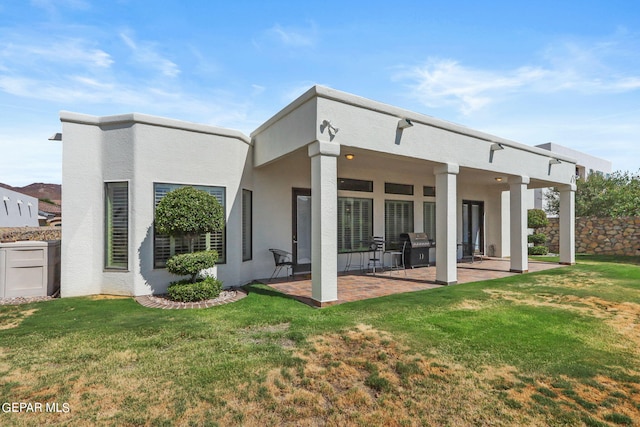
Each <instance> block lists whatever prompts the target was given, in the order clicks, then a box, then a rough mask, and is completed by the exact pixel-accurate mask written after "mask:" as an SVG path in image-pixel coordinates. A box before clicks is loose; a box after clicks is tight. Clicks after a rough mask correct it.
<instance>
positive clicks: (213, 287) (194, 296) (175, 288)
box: [167, 277, 222, 302]
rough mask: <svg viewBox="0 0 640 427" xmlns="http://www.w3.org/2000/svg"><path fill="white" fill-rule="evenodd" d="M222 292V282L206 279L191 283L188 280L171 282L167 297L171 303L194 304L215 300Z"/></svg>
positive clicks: (213, 278)
mask: <svg viewBox="0 0 640 427" xmlns="http://www.w3.org/2000/svg"><path fill="white" fill-rule="evenodd" d="M221 291H222V281H220V280H218V279H216V278H215V277H207V278H205V279H204V280H199V281H197V282H195V283H192V282H191V281H190V280H179V281H177V282H172V283H171V284H170V285H169V288H168V289H167V297H168V298H169V299H170V300H172V301H180V302H196V301H205V300H208V299H213V298H216V297H217V296H218V295H220V292H221Z"/></svg>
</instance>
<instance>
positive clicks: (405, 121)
mask: <svg viewBox="0 0 640 427" xmlns="http://www.w3.org/2000/svg"><path fill="white" fill-rule="evenodd" d="M411 126H413V123H411V120H409V119H400V121H399V122H398V129H406V128H410V127H411Z"/></svg>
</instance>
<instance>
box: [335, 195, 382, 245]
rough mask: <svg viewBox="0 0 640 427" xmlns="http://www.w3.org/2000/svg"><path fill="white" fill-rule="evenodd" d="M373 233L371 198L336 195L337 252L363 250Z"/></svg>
mask: <svg viewBox="0 0 640 427" xmlns="http://www.w3.org/2000/svg"><path fill="white" fill-rule="evenodd" d="M372 235H373V200H372V199H360V198H354V197H338V252H354V251H359V250H365V249H366V248H367V247H368V241H369V240H370V239H371V236H372Z"/></svg>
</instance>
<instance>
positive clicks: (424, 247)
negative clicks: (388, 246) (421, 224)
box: [400, 233, 435, 268]
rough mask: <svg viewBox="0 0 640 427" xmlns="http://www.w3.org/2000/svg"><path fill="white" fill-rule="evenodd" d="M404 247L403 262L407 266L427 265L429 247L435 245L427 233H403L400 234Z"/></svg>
mask: <svg viewBox="0 0 640 427" xmlns="http://www.w3.org/2000/svg"><path fill="white" fill-rule="evenodd" d="M400 238H401V239H402V241H403V242H407V244H406V245H405V247H404V262H405V264H406V267H407V268H414V267H423V266H425V265H426V266H427V267H428V266H429V249H430V248H433V247H435V244H434V243H433V241H432V240H429V236H427V233H403V234H401V235H400Z"/></svg>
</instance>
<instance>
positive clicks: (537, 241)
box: [527, 233, 547, 246]
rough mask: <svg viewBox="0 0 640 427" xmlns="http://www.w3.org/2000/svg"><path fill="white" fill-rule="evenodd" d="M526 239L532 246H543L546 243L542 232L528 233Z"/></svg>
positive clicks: (545, 236)
mask: <svg viewBox="0 0 640 427" xmlns="http://www.w3.org/2000/svg"><path fill="white" fill-rule="evenodd" d="M527 240H528V241H529V243H533V244H534V246H544V244H545V243H547V235H546V234H544V233H535V234H529V236H527Z"/></svg>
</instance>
